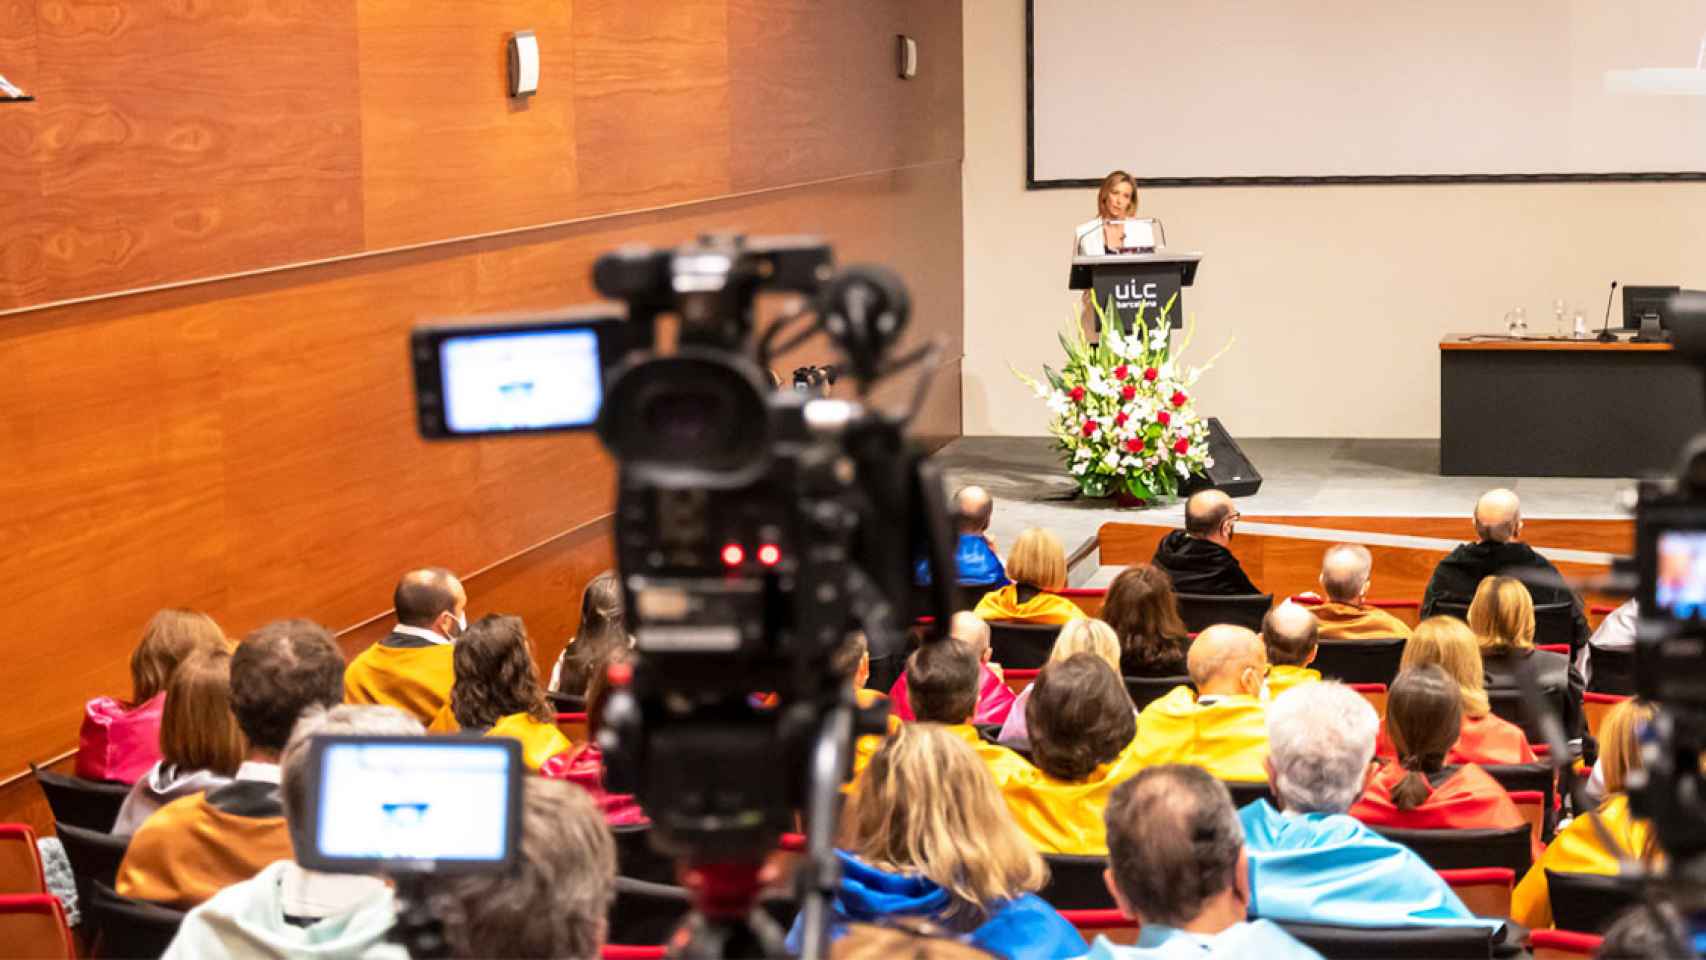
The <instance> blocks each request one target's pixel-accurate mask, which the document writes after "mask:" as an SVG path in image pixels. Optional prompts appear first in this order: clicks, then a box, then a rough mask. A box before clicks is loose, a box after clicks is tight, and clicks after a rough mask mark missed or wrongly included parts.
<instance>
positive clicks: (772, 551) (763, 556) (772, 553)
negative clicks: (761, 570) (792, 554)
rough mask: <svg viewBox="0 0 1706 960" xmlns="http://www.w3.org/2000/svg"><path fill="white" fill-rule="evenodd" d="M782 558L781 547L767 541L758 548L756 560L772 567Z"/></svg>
mask: <svg viewBox="0 0 1706 960" xmlns="http://www.w3.org/2000/svg"><path fill="white" fill-rule="evenodd" d="M781 559H782V548H781V547H778V546H777V545H775V544H774V543H767V544H765V545H764V546H762V547H759V548H758V562H759V563H762V564H764V565H765V566H767V567H774V566H775V565H776V564H777V563H779V562H780V561H781Z"/></svg>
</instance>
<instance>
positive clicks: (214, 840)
mask: <svg viewBox="0 0 1706 960" xmlns="http://www.w3.org/2000/svg"><path fill="white" fill-rule="evenodd" d="M343 682H344V658H343V655H342V654H341V653H339V652H338V648H337V645H336V644H334V643H333V642H332V635H331V633H330V632H329V631H327V630H326V628H325V627H322V626H320V625H319V624H317V623H314V622H312V621H310V620H279V621H275V622H273V623H269V624H267V625H266V626H264V627H261V628H260V629H259V630H256V631H254V632H253V633H251V634H249V635H248V636H247V637H245V638H244V639H243V642H242V643H241V644H239V645H238V647H237V650H236V652H235V653H233V654H232V655H231V711H232V713H234V714H236V716H237V726H238V727H239V728H241V729H242V731H243V736H244V737H245V738H246V739H247V740H248V741H249V755H248V758H247V759H246V760H245V761H244V762H243V765H242V766H240V767H238V768H237V776H236V778H235V779H233V780H232V781H231V782H230V783H228V784H226V785H225V786H222V787H220V788H218V789H216V790H210V791H208V792H207V793H200V794H196V795H194V796H189V797H183V798H181V799H178V800H173V801H172V802H171V803H168V804H166V805H165V806H163V807H161V808H160V809H159V810H158V811H157V812H156V813H155V814H154V815H153V816H151V817H149V818H148V819H147V820H146V821H144V822H143V824H142V827H141V828H140V829H138V830H137V831H136V835H135V836H134V837H132V838H131V841H130V849H129V850H128V851H126V853H125V855H124V862H123V863H122V864H120V866H119V871H118V884H117V889H118V892H119V893H120V894H122V895H123V896H127V897H135V898H136V899H138V900H151V901H155V902H157V903H162V904H165V905H166V906H169V907H174V908H177V909H180V910H184V909H188V908H190V907H193V906H195V905H196V904H199V903H202V902H203V901H205V900H207V899H208V898H209V897H211V896H213V895H214V894H215V893H218V892H219V891H220V890H223V889H225V888H226V887H228V886H230V885H231V884H233V883H237V882H238V881H241V880H247V879H249V878H250V877H252V876H254V875H255V874H256V873H259V872H260V870H261V868H262V867H264V866H266V865H267V864H269V863H272V862H273V861H274V860H283V859H287V858H289V857H290V854H291V850H290V835H289V832H288V830H287V829H286V827H285V823H284V806H283V804H282V803H281V801H280V799H279V792H278V782H279V768H278V762H279V753H280V751H282V750H283V749H284V746H285V743H286V741H288V740H289V739H290V731H291V728H292V727H293V726H295V724H296V718H297V717H299V716H301V715H302V711H304V710H306V709H308V708H309V707H314V706H320V707H331V706H335V705H336V704H337V703H338V702H339V701H341V700H342V699H343Z"/></svg>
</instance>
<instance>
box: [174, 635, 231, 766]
mask: <svg viewBox="0 0 1706 960" xmlns="http://www.w3.org/2000/svg"><path fill="white" fill-rule="evenodd" d="M243 752H244V745H243V732H242V731H241V730H239V729H238V728H237V717H236V715H235V714H233V713H232V712H231V654H229V653H226V652H225V650H224V649H223V648H220V647H204V648H202V649H200V650H197V651H196V652H194V653H192V654H190V655H189V657H187V658H186V659H185V660H184V662H183V663H181V664H179V665H178V669H177V670H175V671H174V672H173V673H172V682H171V685H170V686H168V687H167V693H166V706H165V709H164V710H162V711H161V715H160V757H161V759H163V760H165V761H166V762H167V763H169V764H171V765H172V766H175V767H177V768H178V770H180V771H186V772H187V771H190V770H211V771H213V772H214V773H219V774H223V775H225V776H227V777H230V776H235V775H236V774H237V767H238V766H239V765H241V764H242V762H243Z"/></svg>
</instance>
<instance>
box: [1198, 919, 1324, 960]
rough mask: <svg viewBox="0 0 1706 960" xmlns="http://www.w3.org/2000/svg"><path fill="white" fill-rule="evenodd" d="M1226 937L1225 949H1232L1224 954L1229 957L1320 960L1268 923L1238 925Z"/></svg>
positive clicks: (1273, 924)
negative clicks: (1257, 955) (1311, 959)
mask: <svg viewBox="0 0 1706 960" xmlns="http://www.w3.org/2000/svg"><path fill="white" fill-rule="evenodd" d="M1227 933H1228V934H1231V935H1232V936H1231V937H1230V940H1231V942H1229V943H1228V944H1227V946H1228V947H1231V948H1233V949H1231V950H1228V951H1226V952H1225V954H1224V955H1225V956H1228V957H1244V956H1254V955H1256V954H1257V953H1260V955H1261V956H1262V957H1264V958H1266V960H1306V958H1315V960H1319V958H1320V956H1321V955H1320V954H1319V953H1316V952H1315V950H1314V949H1313V948H1311V947H1308V946H1306V945H1304V944H1303V943H1301V942H1300V941H1298V939H1297V938H1296V937H1293V936H1292V935H1291V934H1289V933H1287V932H1285V928H1284V927H1281V926H1280V925H1279V924H1277V923H1274V922H1273V921H1271V920H1250V921H1247V922H1245V923H1241V924H1237V925H1236V926H1234V927H1233V928H1231V929H1230V930H1228V931H1227ZM1223 936H1224V935H1223ZM1217 952H1218V951H1217Z"/></svg>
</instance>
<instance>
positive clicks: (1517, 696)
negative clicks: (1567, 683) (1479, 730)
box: [1487, 687, 1570, 743]
mask: <svg viewBox="0 0 1706 960" xmlns="http://www.w3.org/2000/svg"><path fill="white" fill-rule="evenodd" d="M1544 695H1545V697H1546V699H1547V700H1549V701H1551V702H1550V704H1548V705H1549V706H1550V707H1551V709H1552V713H1553V715H1554V716H1558V717H1565V716H1568V715H1569V714H1568V713H1567V711H1566V705H1567V703H1568V702H1569V696H1570V691H1569V690H1568V689H1567V688H1564V687H1559V688H1558V689H1556V690H1548V691H1545V694H1544ZM1487 701H1488V703H1490V704H1491V705H1492V707H1493V713H1494V714H1495V715H1497V716H1498V717H1500V718H1501V719H1504V720H1509V721H1510V722H1511V723H1514V724H1516V725H1517V726H1519V727H1521V728H1522V733H1523V736H1525V737H1527V738H1528V742H1529V743H1542V742H1544V741H1545V739H1546V734H1545V732H1544V731H1543V730H1542V729H1541V725H1540V717H1539V716H1537V715H1535V712H1534V711H1533V710H1531V709H1530V708H1529V705H1528V701H1527V700H1525V699H1524V698H1523V696H1522V691H1521V690H1517V689H1514V688H1511V687H1488V688H1487Z"/></svg>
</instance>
